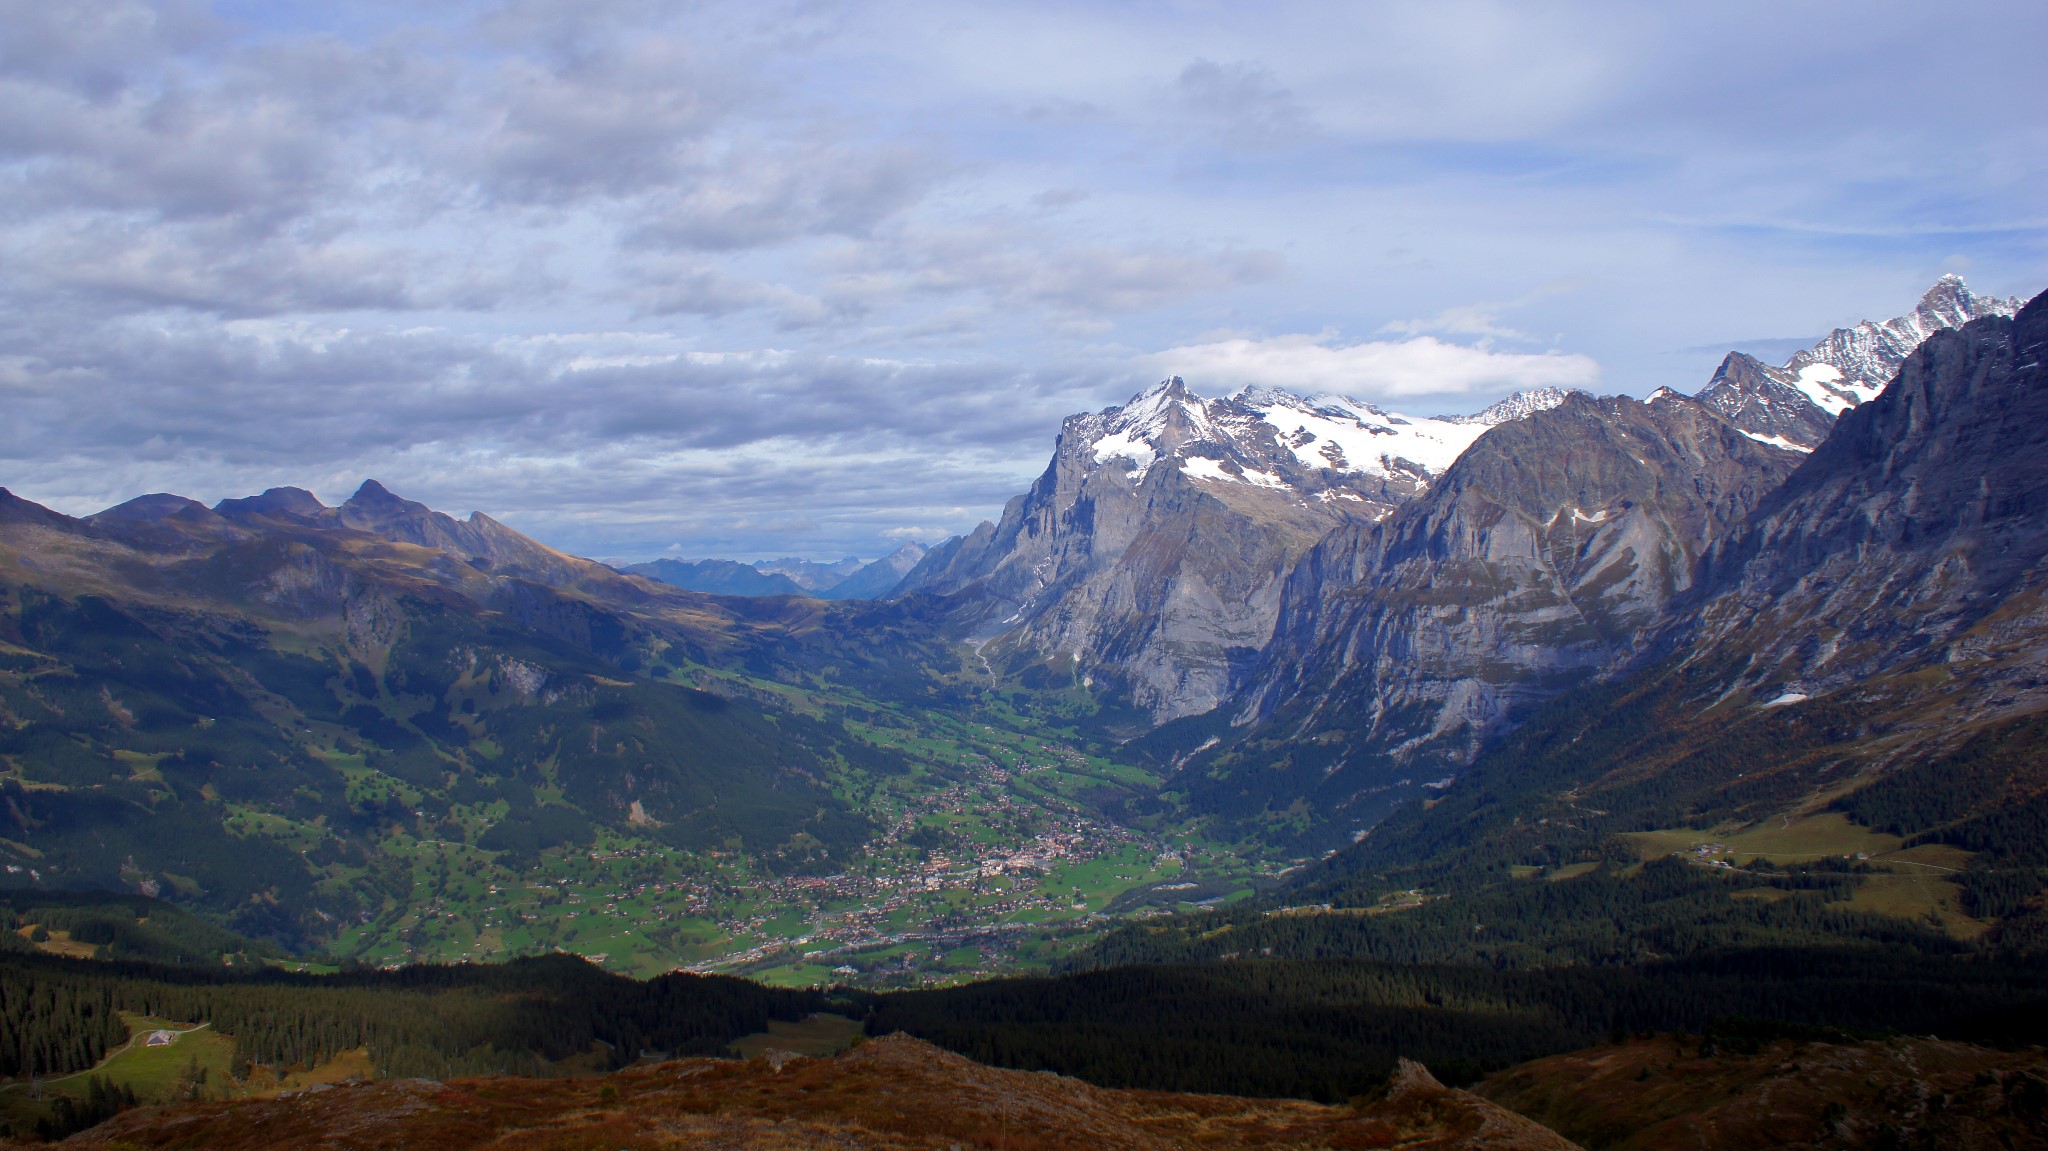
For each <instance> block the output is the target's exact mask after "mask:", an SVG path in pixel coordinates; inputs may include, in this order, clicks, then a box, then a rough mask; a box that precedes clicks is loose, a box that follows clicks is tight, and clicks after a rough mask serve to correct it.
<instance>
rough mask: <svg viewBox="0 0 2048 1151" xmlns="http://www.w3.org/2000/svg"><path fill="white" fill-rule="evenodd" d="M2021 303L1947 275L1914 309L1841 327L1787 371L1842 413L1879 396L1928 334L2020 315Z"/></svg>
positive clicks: (1816, 399) (1801, 386) (1832, 411)
mask: <svg viewBox="0 0 2048 1151" xmlns="http://www.w3.org/2000/svg"><path fill="white" fill-rule="evenodd" d="M2020 303H2021V301H2020V300H2019V298H2018V297H2013V298H2010V299H2004V300H2001V299H1998V298H1997V297H1995V296H1980V295H1977V294H1976V293H1975V292H1972V291H1971V290H1970V288H1969V285H1967V284H1965V283H1963V278H1962V277H1961V276H1957V275H1952V274H1951V275H1946V276H1943V277H1941V278H1940V279H1938V280H1936V281H1935V282H1934V286H1933V287H1930V288H1928V289H1927V292H1926V294H1924V295H1922V296H1921V297H1920V303H1919V306H1918V307H1915V308H1914V309H1913V310H1912V311H1911V312H1910V313H1908V314H1906V315H1903V316H1895V317H1893V318H1892V319H1889V320H1884V321H1876V320H1865V321H1863V322H1862V323H1860V324H1857V325H1856V326H1854V327H1851V328H1837V329H1835V330H1834V331H1833V332H1830V333H1829V334H1828V336H1827V338H1826V339H1824V340H1822V341H1820V342H1819V343H1817V344H1815V345H1814V346H1813V347H1811V348H1808V349H1806V350H1805V351H1803V352H1800V353H1798V354H1797V355H1795V356H1793V357H1792V358H1791V360H1789V361H1787V362H1786V364H1785V369H1784V370H1785V371H1787V372H1790V373H1792V374H1793V376H1794V377H1796V378H1797V380H1798V383H1796V384H1795V385H1794V386H1796V387H1797V388H1799V390H1800V391H1802V392H1805V393H1806V394H1807V396H1809V397H1810V398H1811V399H1812V400H1813V402H1814V403H1816V404H1818V405H1820V406H1821V407H1822V408H1824V409H1826V410H1827V411H1828V413H1829V414H1830V415H1840V414H1841V413H1842V412H1844V411H1846V410H1848V409H1849V408H1853V407H1855V406H1856V405H1858V404H1863V403H1868V402H1870V401H1871V400H1872V399H1875V398H1876V396H1877V394H1878V393H1879V392H1881V391H1883V390H1884V388H1885V385H1886V384H1889V383H1890V382H1891V379H1892V377H1893V376H1895V375H1897V374H1898V371H1899V366H1900V365H1901V364H1904V363H1905V362H1906V357H1908V356H1910V355H1912V354H1913V349H1915V348H1917V347H1919V346H1920V345H1921V343H1922V342H1923V341H1925V340H1926V339H1927V337H1929V336H1931V335H1933V334H1934V333H1936V332H1938V331H1941V330H1942V329H1944V328H1960V327H1962V326H1963V325H1964V324H1967V323H1969V322H1970V321H1971V320H1981V319H1983V318H1985V317H1986V316H2011V315H2015V314H2017V313H2018V312H2019V310H2020Z"/></svg>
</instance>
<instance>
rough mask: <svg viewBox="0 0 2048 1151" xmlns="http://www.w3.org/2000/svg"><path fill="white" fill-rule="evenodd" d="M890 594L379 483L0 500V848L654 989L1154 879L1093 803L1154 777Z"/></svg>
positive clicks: (1125, 835) (50, 877)
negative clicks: (683, 575)
mask: <svg viewBox="0 0 2048 1151" xmlns="http://www.w3.org/2000/svg"><path fill="white" fill-rule="evenodd" d="M914 608H915V605H910V604H898V605H885V604H874V603H861V602H849V603H845V604H828V603H824V602H820V601H817V600H813V599H806V598H798V597H788V598H783V599H772V600H762V599H739V598H722V597H716V596H709V595H703V594H698V593H692V592H687V591H682V590H680V589H676V588H672V587H666V586H664V585H661V584H658V583H654V582H651V581H647V580H643V579H639V578H636V577H633V576H629V575H622V574H620V573H617V572H615V571H612V570H611V569H609V568H606V567H604V566H602V565H599V564H595V563H592V562H589V561H586V560H580V559H576V558H574V557H570V556H566V555H563V554H561V553H558V552H555V551H553V550H551V549H548V548H546V547H544V546H542V545H540V544H538V543H536V542H534V541H532V540H530V539H527V538H526V537H524V536H521V535H519V534H518V533H516V532H514V531H512V530H511V529H509V528H506V527H504V526H503V525H500V524H498V523H496V522H495V521H492V520H490V519H489V518H488V517H484V516H481V515H478V516H472V517H470V518H469V519H468V520H456V519H454V518H452V517H449V516H446V515H443V514H441V513H438V512H434V511H432V510H431V509H428V508H425V507H424V506H422V505H419V504H417V503H412V502H410V501H406V500H403V499H400V498H399V497H397V496H394V495H392V494H391V493H389V492H388V491H386V490H385V489H383V488H382V487H381V486H380V485H377V484H375V483H374V482H373V483H366V484H365V485H363V489H362V490H361V491H360V492H358V493H357V495H356V496H355V497H354V498H352V499H351V500H349V501H348V502H347V503H345V504H343V505H342V506H341V507H338V508H327V507H324V506H322V505H321V504H320V503H319V502H318V501H317V500H315V499H314V498H313V497H312V496H311V495H309V494H307V493H305V492H300V491H295V490H291V489H278V490H274V491H271V492H268V493H265V494H264V495H262V496H258V497H253V498H251V499H246V500H228V501H224V502H223V503H222V504H220V505H219V506H218V507H216V508H206V507H204V506H202V505H199V504H197V503H194V502H193V501H190V500H183V499H180V498H178V497H173V496H150V497H143V498H140V499H137V500H133V501H130V502H128V503H126V504H123V505H121V506H119V507H117V508H113V509H109V510H108V511H106V512H102V513H100V514H98V515H95V516H91V517H87V518H84V519H74V518H71V517H66V516H61V515H58V514H56V513H53V512H50V511H48V510H47V509H43V508H40V507H38V506H36V505H34V504H30V503H27V502H25V501H22V500H19V499H17V498H14V497H12V496H9V495H5V494H0V709H4V712H0V714H4V716H5V718H6V720H7V723H6V725H5V727H4V729H0V757H4V758H0V766H4V768H5V771H4V773H0V793H4V795H5V797H6V811H5V816H4V820H5V822H4V825H0V827H4V831H0V857H4V858H5V860H6V862H7V864H8V867H9V870H8V872H7V876H8V879H9V881H10V882H12V883H17V884H25V885H30V886H33V887H38V888H56V887H74V888H77V887H84V888H105V889H112V890H121V891H128V892H140V893H143V894H146V895H153V896H160V897H162V898H165V899H173V900H177V901H179V902H180V903H181V904H184V905H187V906H190V907H193V908H197V909H201V910H204V911H205V912H207V913H208V914H210V915H212V916H214V917H216V918H217V919H218V920H219V921H220V922H222V923H224V924H226V925H228V926H230V927H232V928H233V929H235V930H237V931H240V932H242V933H244V934H247V935H251V936H256V937H260V938H266V939H270V940H273V941H276V942H278V943H281V944H283V945H285V946H286V947H288V948H309V947H317V948H333V949H335V950H336V952H337V953H338V954H340V955H355V956H360V957H366V958H372V959H378V960H389V959H394V958H401V957H406V956H428V957H432V956H447V957H450V958H453V957H456V956H476V957H487V956H504V955H512V954H519V953H521V952H525V951H530V950H544V949H548V948H554V947H567V948H571V949H573V950H576V951H578V952H580V953H584V954H591V955H598V956H605V957H609V958H611V959H613V960H614V961H616V962H619V963H621V964H622V965H623V966H624V967H625V968H626V969H629V970H640V971H643V972H647V973H652V972H655V971H660V970H666V969H667V968H669V967H673V966H676V965H678V964H683V963H697V962H717V961H719V960H721V959H723V958H725V957H728V956H731V957H738V958H737V959H736V960H735V961H736V962H741V963H753V962H755V961H764V960H765V961H768V962H766V963H765V964H764V966H768V967H772V966H775V965H776V964H777V963H781V962H784V961H785V960H786V961H787V962H790V963H795V962H797V961H798V960H799V959H800V953H795V952H786V950H785V948H786V946H787V945H790V944H791V943H792V941H798V940H802V941H808V942H811V943H812V944H813V945H812V947H811V948H810V950H812V951H816V952H824V951H838V950H840V949H841V948H843V947H844V946H845V945H846V944H850V943H865V944H868V945H870V946H871V947H874V948H877V949H883V950H886V949H887V948H888V947H891V946H900V945H904V944H905V943H906V940H905V939H904V938H903V936H904V935H905V934H906V933H913V932H914V933H919V934H926V933H932V932H938V933H941V934H943V935H945V936H947V937H949V938H952V939H953V940H954V941H955V942H953V943H951V944H949V945H947V947H946V948H945V950H956V949H958V948H960V947H961V946H962V945H963V943H965V942H966V941H967V939H968V938H969V937H972V936H974V935H975V934H976V933H977V932H978V931H980V930H981V929H982V928H983V927H985V926H986V925H988V924H991V923H994V922H997V921H1000V920H1001V919H1003V918H1005V917H1008V916H1010V915H1014V914H1016V913H1018V912H1019V911H1028V912H1031V913H1032V914H1031V922H1033V923H1037V922H1038V921H1040V920H1045V921H1047V922H1048V924H1049V925H1053V926H1056V925H1057V924H1058V923H1059V922H1061V921H1064V920H1069V919H1078V918H1081V917H1083V916H1085V915H1086V914H1088V913H1090V912H1091V911H1093V910H1096V909H1099V908H1100V907H1102V906H1103V905H1104V904H1106V903H1107V902H1108V901H1109V900H1110V899H1112V898H1114V897H1115V896H1116V895H1118V894H1120V893H1121V892H1122V891H1123V890H1124V888H1125V887H1126V886H1130V885H1138V884H1142V883H1143V882H1145V881H1146V880H1148V879H1153V878H1156V877H1157V876H1158V874H1159V872H1160V871H1161V869H1162V867H1163V866H1164V865H1162V864H1159V863H1156V862H1153V861H1155V860H1156V859H1158V857H1160V856H1161V855H1162V854H1163V853H1164V852H1165V851H1166V850H1167V847H1166V844H1165V843H1163V842H1161V841H1159V839H1158V835H1159V834H1160V833H1161V830H1160V829H1153V830H1143V831H1140V830H1132V829H1127V828H1125V827H1124V826H1123V825H1122V824H1121V823H1119V822H1117V821H1116V820H1115V819H1113V818H1111V817H1110V816H1108V815H1106V814H1105V807H1106V805H1110V804H1114V803H1116V802H1118V801H1120V800H1124V799H1128V798H1132V797H1134V796H1140V795H1144V794H1147V793H1148V792H1149V791H1150V789H1151V787H1152V781H1150V780H1149V779H1148V778H1147V777H1146V776H1144V775H1143V774H1140V773H1131V772H1129V771H1127V770H1124V769H1121V768H1118V767H1116V766H1115V765H1113V764H1111V763H1109V762H1108V761H1106V760H1103V759H1101V758H1100V757H1099V756H1096V755H1091V754H1090V752H1089V749H1087V748H1086V747H1084V746H1081V745H1078V744H1077V743H1076V742H1075V741H1074V738H1073V737H1072V736H1071V735H1070V734H1062V733H1060V732H1057V731H1054V730H1052V729H1050V728H1048V727H1047V726H1046V725H1045V724H1043V723H1042V722H1040V721H1035V720H1032V719H1029V718H1028V717H1025V716H1022V715H1020V714H1018V713H1016V712H1014V711H1012V710H1009V709H1008V708H1007V707H1004V706H1001V705H999V704H987V705H985V704H984V701H983V694H982V691H981V688H980V687H979V686H978V685H977V684H976V683H975V682H974V681H973V679H972V677H970V676H967V675H965V674H963V672H964V670H965V669H964V668H963V667H962V664H961V662H960V659H959V656H958V655H957V654H956V652H955V649H954V646H953V645H952V643H951V642H950V641H948V640H946V639H944V638H943V637H941V636H940V635H938V633H937V632H936V629H935V628H934V627H933V626H932V625H931V624H930V623H928V622H926V621H924V620H921V619H920V618H919V617H918V616H917V614H916V612H915V610H914ZM1013 771H1015V772H1017V773H1018V776H1019V777H1018V778H1015V779H1013V777H1012V774H1011V773H1012V772H1013ZM1026 773H1029V781H1028V782H1026V780H1025V779H1024V778H1022V777H1023V776H1024V775H1025V774H1026ZM1165 830H1171V829H1165ZM1051 837H1056V840H1055V838H1051ZM970 845H971V846H970ZM990 854H993V855H994V856H995V858H998V859H1008V858H1010V857H1013V856H1015V857H1020V858H1026V859H1030V860H1033V861H1034V862H1033V864H1032V865H1031V866H1030V868H1029V869H1022V865H1020V869H1019V870H998V871H997V872H996V873H995V874H994V875H990V876H984V875H983V874H982V873H981V869H980V866H979V863H978V862H976V863H975V864H974V865H972V866H970V865H968V864H966V863H964V862H960V861H962V860H965V859H968V858H974V859H976V860H977V861H978V860H979V859H980V858H986V857H987V856H989V855H990ZM820 875H834V876H836V877H837V879H836V880H835V882H833V883H829V884H820V883H817V882H815V881H812V880H809V879H806V878H805V877H806V876H820ZM1119 875H1121V876H1124V877H1127V878H1121V879H1120V878H1118V876H1119ZM935 881H936V882H935ZM856 894H857V895H858V896H859V897H860V898H861V900H862V901H864V902H866V903H868V904H869V905H871V907H872V913H871V914H864V915H862V914H848V913H847V911H846V910H845V908H844V904H845V901H846V900H847V899H848V898H849V897H851V896H854V895H856ZM835 904H837V905H839V906H838V907H837V908H835V909H834V910H832V911H829V912H828V910H827V908H828V906H831V905H835ZM1077 904H1078V907H1077V906H1076V905H1077ZM1031 938H1032V939H1034V940H1035V939H1036V938H1037V935H1036V933H1034V934H1033V935H1032V936H1031ZM997 942H998V944H999V945H998V946H996V947H995V951H996V952H1002V951H1004V950H1005V948H1006V947H1007V946H1008V944H1007V943H1006V942H1003V941H1001V940H998V941H997ZM843 962H844V959H840V960H835V965H836V964H839V963H843Z"/></svg>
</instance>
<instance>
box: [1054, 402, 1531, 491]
mask: <svg viewBox="0 0 2048 1151" xmlns="http://www.w3.org/2000/svg"><path fill="white" fill-rule="evenodd" d="M1564 398H1565V393H1564V392H1563V391H1561V390H1559V389H1557V388H1543V389H1539V390H1536V391H1528V392H1520V393H1517V394H1516V395H1514V396H1511V397H1509V398H1508V399H1505V400H1502V401H1501V402H1499V403H1497V404H1495V405H1493V406H1492V407H1490V408H1487V409H1486V410H1485V411H1483V412H1479V413H1476V414H1474V415H1469V416H1438V417H1419V416H1405V415H1400V414H1398V413H1393V412H1388V411H1386V410H1384V409H1382V408H1380V407H1378V406H1376V405H1374V404H1371V403H1368V402H1366V401H1364V400H1358V399H1353V398H1351V397H1347V396H1337V395H1323V396H1303V395H1297V394H1295V393H1292V392H1287V391H1283V390H1281V389H1278V388H1245V389H1242V390H1240V391H1238V392H1236V393H1233V394H1232V395H1229V396H1225V397H1223V398H1222V399H1215V400H1207V399H1203V398H1202V397H1200V396H1197V395H1195V394H1194V393H1193V392H1191V391H1189V390H1188V387H1187V385H1186V383H1185V382H1183V381H1182V380H1181V378H1180V377H1179V376H1175V377H1173V378H1172V379H1168V380H1164V381H1162V382H1161V383H1159V384H1158V385H1157V386H1155V387H1153V388H1152V389H1151V390H1150V391H1147V392H1145V393H1143V394H1141V395H1138V396H1136V397H1133V398H1132V399H1131V401H1130V402H1129V403H1126V404H1124V405H1123V406H1122V407H1116V408H1108V409H1106V410H1104V411H1101V412H1097V413H1095V414H1092V415H1083V416H1075V417H1072V418H1070V419H1069V420H1068V421H1067V424H1066V427H1065V428H1064V429H1063V430H1062V433H1061V440H1062V442H1063V443H1066V442H1078V443H1080V444H1084V445H1086V447H1087V449H1088V451H1089V454H1090V455H1091V457H1092V458H1093V460H1094V462H1095V463H1096V464H1098V465H1102V466H1104V467H1110V466H1112V465H1114V466H1116V467H1120V468H1121V470H1122V472H1123V477H1124V479H1125V480H1126V481H1127V482H1129V483H1131V484H1134V485H1135V484H1142V483H1143V482H1144V480H1145V477H1146V476H1147V475H1148V474H1149V473H1150V472H1151V471H1152V469H1153V468H1154V467H1155V466H1162V467H1170V468H1173V469H1176V470H1178V471H1180V472H1181V473H1182V474H1184V475H1185V476H1186V477H1187V478H1188V479H1190V480H1192V481H1194V482H1196V483H1198V484H1201V485H1204V487H1205V490H1209V491H1212V492H1214V493H1216V494H1218V495H1219V496H1222V497H1223V498H1225V499H1231V498H1233V497H1234V496H1239V495H1241V493H1240V492H1237V491H1235V490H1234V489H1244V488H1251V489H1264V490H1266V491H1269V492H1285V493H1289V494H1291V495H1292V496H1294V497H1295V498H1297V499H1300V500H1315V501H1319V502H1321V503H1325V504H1330V505H1332V506H1333V507H1334V508H1336V509H1338V510H1339V511H1341V512H1343V513H1346V514H1348V515H1364V516H1367V517H1369V518H1377V517H1378V516H1381V515H1384V514H1386V513H1387V512H1388V511H1390V510H1392V509H1393V507H1394V506H1396V505H1398V504H1399V503H1401V502H1402V501H1404V500H1406V499H1408V498H1411V497H1413V496H1414V495H1415V494H1416V493H1418V492H1420V491H1421V490H1423V489H1424V488H1427V487H1428V486H1429V481H1430V479H1431V478H1433V477H1434V476H1437V475H1440V474H1442V472H1443V470H1444V469H1445V468H1447V467H1449V466H1451V462H1452V461H1454V460H1456V459H1457V458H1458V457H1459V456H1460V455H1462V454H1463V453H1464V451H1465V449H1466V448H1468V447H1470V446H1472V441H1474V440H1476V439H1478V438H1479V437H1480V436H1481V435H1483V434H1484V433H1485V432H1486V430H1487V429H1488V428H1490V427H1492V426H1494V425H1495V424H1499V423H1504V422H1506V421H1508V420H1512V419H1519V418H1521V417H1523V416H1526V415H1528V414H1529V413H1531V412H1537V411H1543V410H1545V409H1548V408H1553V407H1556V406H1557V405H1558V404H1560V403H1563V402H1564Z"/></svg>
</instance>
